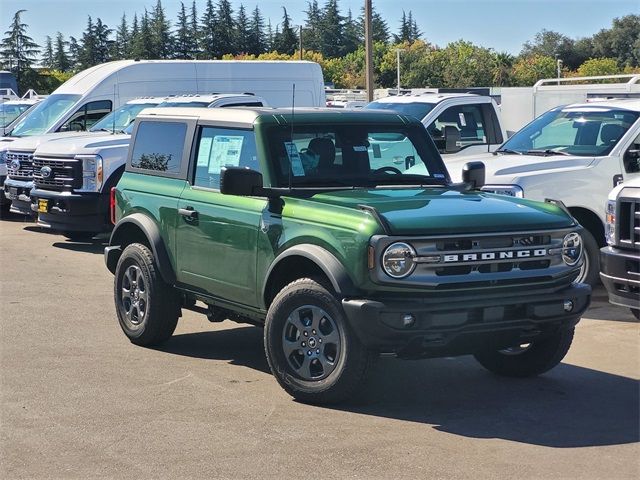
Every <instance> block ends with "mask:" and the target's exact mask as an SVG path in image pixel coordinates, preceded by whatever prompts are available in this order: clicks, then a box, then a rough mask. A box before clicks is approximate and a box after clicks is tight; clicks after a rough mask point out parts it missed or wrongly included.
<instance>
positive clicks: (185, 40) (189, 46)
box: [173, 2, 195, 59]
mask: <svg viewBox="0 0 640 480" xmlns="http://www.w3.org/2000/svg"><path fill="white" fill-rule="evenodd" d="M177 23H178V25H177V26H178V29H177V30H176V33H175V35H174V40H175V44H174V46H173V50H174V56H175V57H176V58H181V59H188V58H193V57H192V54H193V51H194V50H195V49H194V47H193V43H192V41H193V37H192V36H191V32H190V31H189V23H188V20H187V11H186V9H185V8H184V3H183V2H180V10H179V11H178V22H177Z"/></svg>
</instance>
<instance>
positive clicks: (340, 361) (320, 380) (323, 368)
mask: <svg viewBox="0 0 640 480" xmlns="http://www.w3.org/2000/svg"><path fill="white" fill-rule="evenodd" d="M264 345H265V352H266V355H267V360H268V362H269V366H270V368H271V371H272V372H273V375H274V376H275V377H276V379H277V380H278V383H279V384H280V386H282V388H284V389H285V390H286V391H287V392H288V393H289V394H290V395H291V396H293V397H294V398H296V399H298V400H300V401H303V402H308V403H316V404H322V403H336V402H340V401H342V400H345V399H347V398H348V397H350V396H351V395H353V394H354V393H355V392H356V391H357V390H358V389H359V388H360V387H361V386H362V384H363V383H364V381H365V379H366V376H367V371H368V369H369V366H370V365H371V363H372V360H373V358H374V357H373V354H372V353H371V352H370V351H368V350H367V349H366V348H365V347H364V345H363V344H362V343H361V342H360V341H359V339H358V338H357V337H356V336H355V334H354V333H353V331H352V330H351V328H350V326H349V324H348V322H347V319H346V316H345V313H344V311H343V309H342V306H341V305H340V302H339V301H338V300H337V299H336V297H335V295H334V294H333V293H332V292H331V291H330V289H329V288H328V287H325V286H323V285H322V284H321V283H320V282H318V281H316V280H313V279H310V278H303V279H300V280H296V281H295V282H292V283H290V284H289V285H287V286H286V287H284V288H283V289H282V291H280V293H278V295H277V296H276V298H275V299H274V300H273V302H272V304H271V306H270V307H269V311H268V313H267V318H266V321H265V330H264Z"/></svg>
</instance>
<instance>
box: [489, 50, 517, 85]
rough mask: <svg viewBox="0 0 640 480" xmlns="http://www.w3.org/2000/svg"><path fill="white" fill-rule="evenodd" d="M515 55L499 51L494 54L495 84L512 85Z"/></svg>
mask: <svg viewBox="0 0 640 480" xmlns="http://www.w3.org/2000/svg"><path fill="white" fill-rule="evenodd" d="M514 62H515V57H514V56H513V55H511V54H509V53H507V52H499V53H495V54H494V55H493V74H492V76H493V85H494V86H496V87H507V86H509V85H511V83H512V81H513V79H512V71H513V64H514Z"/></svg>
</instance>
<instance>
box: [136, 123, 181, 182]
mask: <svg viewBox="0 0 640 480" xmlns="http://www.w3.org/2000/svg"><path fill="white" fill-rule="evenodd" d="M186 133H187V124H186V123H182V122H153V121H143V122H140V125H138V131H137V133H136V137H135V143H134V145H133V152H132V154H131V166H132V167H134V168H140V169H143V170H147V171H148V172H149V173H153V172H158V173H168V174H179V173H180V167H181V163H182V150H183V148H184V140H185V136H186Z"/></svg>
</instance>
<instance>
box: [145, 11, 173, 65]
mask: <svg viewBox="0 0 640 480" xmlns="http://www.w3.org/2000/svg"><path fill="white" fill-rule="evenodd" d="M149 28H150V30H151V52H149V54H150V55H151V57H152V58H170V57H171V54H172V51H171V47H172V45H173V41H172V40H173V39H172V38H171V23H170V22H169V20H167V16H166V15H165V13H164V8H162V2H161V1H160V0H158V2H157V3H156V6H155V7H154V9H153V10H152V12H151V17H150V19H149Z"/></svg>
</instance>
